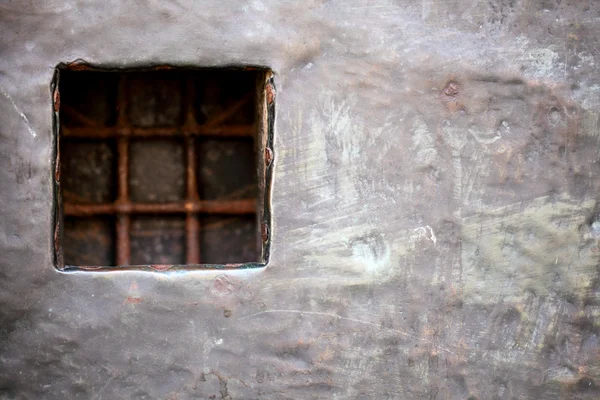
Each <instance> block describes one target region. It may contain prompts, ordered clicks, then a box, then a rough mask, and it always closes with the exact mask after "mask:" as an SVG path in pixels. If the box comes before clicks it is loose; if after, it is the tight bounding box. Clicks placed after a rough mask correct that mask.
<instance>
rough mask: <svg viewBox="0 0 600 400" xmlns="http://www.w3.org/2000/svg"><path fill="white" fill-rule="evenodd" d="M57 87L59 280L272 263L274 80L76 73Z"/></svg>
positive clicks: (64, 69) (253, 71)
mask: <svg viewBox="0 0 600 400" xmlns="http://www.w3.org/2000/svg"><path fill="white" fill-rule="evenodd" d="M53 85H54V87H53V90H54V96H53V99H54V111H55V132H56V161H55V163H56V173H55V194H56V201H55V204H56V213H55V214H56V216H55V256H56V265H57V268H59V269H62V270H71V269H85V270H98V269H99V270H107V269H113V268H134V269H145V268H151V269H153V270H170V269H190V268H210V267H221V268H223V267H225V268H238V267H250V266H261V265H265V264H266V263H267V262H268V250H269V243H270V238H269V237H268V235H265V232H269V231H270V230H269V224H270V209H269V204H270V202H269V198H270V179H271V173H272V171H271V169H272V161H273V151H272V131H273V121H274V104H273V103H274V102H273V99H274V86H273V81H272V74H271V72H270V71H268V70H266V69H261V68H245V69H244V68H238V69H175V68H170V67H169V68H165V67H161V68H149V69H137V70H108V69H101V68H94V67H91V66H87V65H76V66H74V65H73V64H69V65H62V66H59V67H58V68H57V75H56V78H55V80H54V82H53Z"/></svg>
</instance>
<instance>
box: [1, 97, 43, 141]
mask: <svg viewBox="0 0 600 400" xmlns="http://www.w3.org/2000/svg"><path fill="white" fill-rule="evenodd" d="M0 91H1V92H2V94H3V95H4V97H6V98H7V99H8V101H10V103H11V104H12V106H13V108H14V109H15V111H16V112H17V114H19V115H20V116H21V118H23V121H25V124H26V125H27V130H28V131H29V133H30V134H31V136H33V137H36V136H37V134H36V133H35V131H34V130H33V129H32V128H31V124H30V123H29V119H28V118H27V116H26V115H25V114H24V113H23V112H22V111H21V110H19V107H17V105H16V104H15V102H14V100H13V99H12V97H11V96H10V95H9V94H8V93H7V92H6V90H4V88H3V87H1V86H0Z"/></svg>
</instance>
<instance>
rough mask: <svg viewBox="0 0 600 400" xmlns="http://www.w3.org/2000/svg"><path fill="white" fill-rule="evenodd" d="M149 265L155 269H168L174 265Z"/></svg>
mask: <svg viewBox="0 0 600 400" xmlns="http://www.w3.org/2000/svg"><path fill="white" fill-rule="evenodd" d="M148 267H149V268H152V269H153V270H155V271H167V270H169V269H170V268H171V267H173V266H172V265H171V264H152V265H148Z"/></svg>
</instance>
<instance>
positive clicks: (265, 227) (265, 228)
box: [260, 222, 269, 242]
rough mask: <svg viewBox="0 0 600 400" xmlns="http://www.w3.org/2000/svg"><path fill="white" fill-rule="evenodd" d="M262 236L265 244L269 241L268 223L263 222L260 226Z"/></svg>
mask: <svg viewBox="0 0 600 400" xmlns="http://www.w3.org/2000/svg"><path fill="white" fill-rule="evenodd" d="M260 234H261V236H262V240H263V242H266V241H267V240H269V226H268V225H267V223H266V222H263V223H262V224H261V226H260Z"/></svg>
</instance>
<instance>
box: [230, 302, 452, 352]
mask: <svg viewBox="0 0 600 400" xmlns="http://www.w3.org/2000/svg"><path fill="white" fill-rule="evenodd" d="M273 313H282V314H301V315H318V316H323V317H333V318H337V319H339V320H344V321H350V322H356V323H358V324H365V325H371V326H374V327H376V328H380V329H385V330H389V331H392V332H395V333H399V334H400V335H402V336H405V337H407V338H411V339H416V340H420V341H423V342H425V343H428V344H431V345H433V346H435V347H437V348H438V349H440V350H443V351H445V352H447V353H449V354H452V355H453V356H456V354H455V353H453V352H452V351H451V350H449V349H447V348H445V347H442V346H440V345H438V344H436V343H434V342H433V341H432V340H429V339H426V338H423V337H420V336H415V335H411V334H409V333H406V332H404V331H401V330H399V329H394V328H387V327H385V326H382V325H380V324H376V323H374V322H370V321H365V320H362V319H356V318H348V317H342V316H341V315H338V314H333V313H326V312H321V311H302V310H265V311H260V312H257V313H254V314H250V315H246V316H244V317H241V318H240V320H242V319H247V318H252V317H257V316H259V315H263V314H273Z"/></svg>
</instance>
